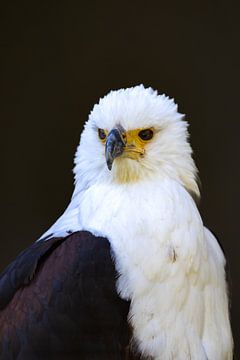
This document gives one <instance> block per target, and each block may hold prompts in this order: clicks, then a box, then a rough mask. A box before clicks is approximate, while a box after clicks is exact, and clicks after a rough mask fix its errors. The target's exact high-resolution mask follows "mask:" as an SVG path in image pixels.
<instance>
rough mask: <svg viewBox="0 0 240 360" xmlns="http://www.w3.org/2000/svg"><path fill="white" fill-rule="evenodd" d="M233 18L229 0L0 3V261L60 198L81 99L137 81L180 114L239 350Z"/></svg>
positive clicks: (39, 229)
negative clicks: (223, 269)
mask: <svg viewBox="0 0 240 360" xmlns="http://www.w3.org/2000/svg"><path fill="white" fill-rule="evenodd" d="M239 15H240V14H239V9H238V7H237V2H235V3H234V2H231V1H221V0H219V1H206V0H202V1H178V0H173V1H168V2H167V1H160V0H159V1H152V2H151V1H129V2H126V3H124V2H115V1H111V2H110V1H109V2H106V1H98V2H97V1H89V2H87V1H86V2H85V3H84V4H81V1H79V2H71V1H69V2H67V1H66V2H59V1H58V2H57V1H56V2H50V1H49V2H35V1H18V2H11V1H7V2H5V3H4V2H3V1H2V2H1V5H0V44H1V57H0V61H1V67H0V69H1V73H0V76H1V78H0V121H1V142H0V143H1V182H2V184H1V187H0V189H1V241H0V270H2V269H3V268H4V267H5V266H6V265H7V264H8V263H9V261H11V260H12V259H13V258H14V257H15V256H16V255H17V253H18V252H19V251H20V250H21V249H23V248H24V247H26V246H27V245H29V244H30V243H31V242H33V241H34V240H36V239H37V238H38V237H39V236H40V235H41V234H42V233H43V232H44V231H45V230H46V229H47V228H48V227H49V226H50V225H51V224H52V223H53V222H54V220H55V219H56V218H57V217H58V216H59V215H60V214H61V213H62V211H63V210H64V208H65V207H66V205H67V204H68V202H69V199H70V196H71V192H72V189H73V177H72V173H71V169H72V167H73V156H74V152H75V149H76V146H77V144H78V142H79V134H80V132H81V129H82V125H83V123H84V121H85V120H86V119H87V116H88V113H89V111H90V109H91V108H92V106H93V104H94V103H95V102H96V101H97V100H98V98H99V97H100V96H103V95H105V94H106V93H107V92H108V91H109V90H110V89H116V88H121V87H128V86H133V85H136V84H140V83H143V84H144V85H145V86H152V87H153V88H155V89H158V90H159V92H160V93H161V92H165V93H167V94H168V95H170V96H171V97H174V98H175V100H176V101H177V103H178V104H179V110H180V111H181V112H183V113H185V114H187V120H188V121H189V123H190V133H191V144H192V146H193V149H194V158H195V160H196V163H197V166H198V168H199V170H200V178H201V182H202V201H201V204H200V211H201V214H202V217H203V220H204V222H205V224H206V225H207V226H209V227H210V229H212V230H213V231H214V232H215V233H216V234H217V236H218V237H219V238H220V241H221V244H222V246H223V248H224V249H225V252H226V256H227V259H228V263H229V267H230V273H231V279H232V280H231V288H232V310H231V311H232V324H233V328H234V332H235V347H236V349H237V348H239V337H238V334H237V332H238V327H239V321H240V305H239V304H240V286H239V273H240V270H239V269H240V268H239V263H240V259H239V251H240V244H239V241H240V238H239V231H238V229H239V222H240V220H239V207H238V204H239V184H240V171H239V156H238V155H239V142H240V139H239V130H240V126H239V80H240V78H239V60H240V59H239V45H240V37H239V35H240V33H239V30H240V26H239ZM238 351H239V350H238ZM239 356H240V355H236V358H240V357H239Z"/></svg>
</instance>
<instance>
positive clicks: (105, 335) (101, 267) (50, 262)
mask: <svg viewBox="0 0 240 360" xmlns="http://www.w3.org/2000/svg"><path fill="white" fill-rule="evenodd" d="M115 285H116V271H115V267H114V264H113V262H112V257H111V249H110V244H109V241H108V240H107V239H105V238H102V237H95V236H94V235H92V234H91V233H89V232H85V231H81V232H76V233H73V234H71V235H69V236H67V237H66V238H51V239H49V240H47V241H45V242H44V241H39V242H37V243H34V244H33V245H32V246H31V247H30V248H28V249H27V250H25V251H24V252H22V253H21V254H20V255H19V256H18V258H17V259H16V260H15V261H14V262H13V263H12V264H11V265H10V266H9V267H8V268H7V269H6V270H5V272H4V273H3V274H2V276H1V277H0V306H1V311H0V359H3V360H8V359H14V360H15V359H17V360H22V359H23V360H33V359H41V360H42V359H82V360H84V359H86V360H95V359H96V360H100V359H101V360H103V359H104V360H111V359H116V360H118V359H119V360H120V359H125V356H126V350H125V349H126V346H127V345H128V343H129V329H128V323H127V315H128V311H129V302H127V301H123V300H121V299H120V298H119V296H118V294H117V292H116V287H115Z"/></svg>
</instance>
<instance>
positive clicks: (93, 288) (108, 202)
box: [0, 85, 233, 360]
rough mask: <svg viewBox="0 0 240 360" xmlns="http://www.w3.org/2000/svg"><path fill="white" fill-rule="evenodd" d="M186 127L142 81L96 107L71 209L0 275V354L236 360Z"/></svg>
mask: <svg viewBox="0 0 240 360" xmlns="http://www.w3.org/2000/svg"><path fill="white" fill-rule="evenodd" d="M187 128H188V124H187V122H186V121H185V120H184V116H183V115H182V114H180V113H179V112H178V107H177V105H176V103H175V102H174V100H173V99H170V98H169V97H167V96H166V95H164V94H163V95H159V94H158V92H157V91H155V90H153V89H152V88H145V87H144V86H143V85H138V86H134V87H131V88H127V89H120V90H114V91H111V92H110V93H108V94H107V95H106V96H105V97H103V98H101V99H100V101H99V103H98V104H96V105H95V106H94V107H93V110H92V111H91V113H90V115H89V118H88V120H87V122H86V123H85V127H84V130H83V132H82V134H81V140H80V144H79V146H78V149H77V152H76V156H75V167H74V174H75V189H74V192H73V195H72V198H71V201H70V204H69V206H68V207H67V209H66V210H65V212H64V213H63V215H62V216H61V217H60V218H59V219H58V220H57V221H56V222H55V223H54V224H53V226H52V227H51V228H50V229H49V230H48V231H47V232H46V233H45V234H44V235H43V236H42V237H41V238H40V239H38V240H37V241H36V242H34V243H33V244H32V245H30V247H28V248H27V249H26V250H24V251H23V252H21V253H20V254H19V255H18V257H17V258H16V259H15V260H14V261H13V262H12V263H11V264H10V265H9V266H8V267H7V268H6V269H5V271H3V273H2V274H1V276H0V359H1V360H10V359H11V360H12V359H16V360H43V359H44V360H45V359H58V360H59V359H81V360H122V359H123V360H130V359H151V360H172V359H175V360H187V359H192V360H231V359H232V357H233V341H232V334H231V326H230V320H229V304H228V291H227V283H226V274H225V263H226V261H225V257H224V254H223V251H222V250H221V247H220V246H219V244H218V241H217V240H216V238H215V236H214V235H213V234H212V233H211V232H210V231H209V230H208V229H207V228H206V227H205V226H204V225H203V222H202V219H201V216H200V214H199V211H198V207H197V205H196V199H197V198H199V196H200V194H199V187H198V182H197V178H198V176H197V168H196V166H195V163H194V161H193V158H192V149H191V146H190V144H189V141H188V130H187Z"/></svg>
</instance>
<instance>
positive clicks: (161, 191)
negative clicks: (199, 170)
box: [79, 181, 232, 360]
mask: <svg viewBox="0 0 240 360" xmlns="http://www.w3.org/2000/svg"><path fill="white" fill-rule="evenodd" d="M81 210H82V211H81ZM79 216H80V217H81V221H82V226H83V228H84V229H86V230H90V231H92V232H93V233H95V234H101V235H104V236H106V237H107V238H108V239H110V242H111V245H112V248H113V250H114V254H115V262H116V266H117V269H118V271H119V274H121V276H120V278H119V281H118V290H119V293H120V294H121V296H122V297H123V298H125V299H131V311H130V315H129V320H130V322H131V324H132V326H133V330H134V338H135V341H136V342H137V344H138V347H139V349H140V350H141V351H142V352H143V353H144V354H146V355H150V356H152V357H153V358H154V359H159V360H160V359H166V360H168V359H179V360H185V359H192V360H193V359H194V360H198V359H199V360H200V359H204V360H206V359H208V360H230V359H232V353H231V343H232V339H231V331H230V325H229V320H228V302H227V296H226V289H225V286H226V285H225V275H224V263H225V261H224V257H223V254H222V252H221V250H220V248H219V246H218V244H217V242H216V240H215V238H214V237H213V235H212V234H211V233H210V232H209V231H208V230H207V229H206V228H204V227H203V224H202V221H201V218H200V215H199V213H198V210H197V208H196V206H195V204H194V202H193V200H192V198H191V197H190V195H189V194H188V193H187V192H186V191H185V189H184V188H182V187H181V186H180V185H179V184H177V183H176V182H171V181H165V182H163V183H162V184H161V187H159V184H158V183H157V182H156V183H155V184H154V183H152V182H151V183H147V182H145V183H142V184H138V185H136V184H135V185H134V186H131V185H126V186H125V187H123V186H118V185H112V186H109V185H107V186H104V185H96V186H93V187H91V188H89V189H88V190H87V191H86V192H85V193H84V194H83V196H82V199H81V206H80V214H79Z"/></svg>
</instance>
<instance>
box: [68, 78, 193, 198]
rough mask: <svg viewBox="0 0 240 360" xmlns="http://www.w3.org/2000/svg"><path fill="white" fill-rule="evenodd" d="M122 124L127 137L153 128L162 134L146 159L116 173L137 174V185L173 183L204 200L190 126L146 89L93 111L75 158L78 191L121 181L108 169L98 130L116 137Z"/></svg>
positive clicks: (107, 100)
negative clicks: (149, 180) (163, 180)
mask: <svg viewBox="0 0 240 360" xmlns="http://www.w3.org/2000/svg"><path fill="white" fill-rule="evenodd" d="M118 124H120V125H121V126H122V127H123V128H124V129H125V130H126V131H128V130H134V129H136V128H151V127H153V128H155V129H156V130H157V132H156V134H155V136H154V138H153V139H152V141H151V142H150V143H149V144H148V145H147V146H146V152H145V154H144V157H142V158H141V159H139V161H135V160H132V159H124V160H123V161H121V162H115V164H114V167H117V166H121V173H122V172H124V171H132V173H134V176H133V178H134V179H138V180H144V179H145V178H146V177H149V176H153V177H154V178H156V177H159V178H164V177H170V178H173V179H175V180H177V181H179V182H180V183H181V184H182V185H183V186H184V187H185V188H186V189H187V190H188V191H189V192H191V193H192V194H194V195H195V196H196V197H198V196H199V189H198V186H197V183H196V173H197V170H196V166H195V164H194V162H193V159H192V157H191V154H192V150H191V147H190V144H189V142H188V131H187V126H188V124H187V122H186V121H184V120H183V115H182V114H180V113H178V111H177V105H176V104H175V103H174V100H173V99H169V97H167V96H165V95H158V93H157V91H153V89H151V88H147V89H145V88H144V86H143V85H139V86H136V87H133V88H128V89H121V90H117V91H111V92H110V93H109V94H108V95H106V96H105V97H104V98H102V99H100V101H99V103H98V104H97V105H95V106H94V108H93V110H92V112H91V113H90V116H89V120H88V121H87V122H86V124H85V128H84V131H83V133H82V136H81V142H80V145H79V148H78V150H77V154H76V158H75V163H76V166H75V169H74V173H75V180H76V186H77V188H78V187H82V186H83V182H85V185H87V186H89V185H90V184H93V183H94V182H97V181H101V180H103V181H114V179H116V176H115V174H116V171H114V167H113V171H112V172H110V171H109V170H108V168H107V165H106V160H105V154H104V146H103V144H102V143H101V142H100V141H99V138H98V133H97V129H98V128H101V129H106V130H108V131H111V130H112V129H113V128H114V127H116V125H118ZM115 170H116V169H115ZM130 178H131V177H130Z"/></svg>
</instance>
